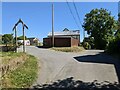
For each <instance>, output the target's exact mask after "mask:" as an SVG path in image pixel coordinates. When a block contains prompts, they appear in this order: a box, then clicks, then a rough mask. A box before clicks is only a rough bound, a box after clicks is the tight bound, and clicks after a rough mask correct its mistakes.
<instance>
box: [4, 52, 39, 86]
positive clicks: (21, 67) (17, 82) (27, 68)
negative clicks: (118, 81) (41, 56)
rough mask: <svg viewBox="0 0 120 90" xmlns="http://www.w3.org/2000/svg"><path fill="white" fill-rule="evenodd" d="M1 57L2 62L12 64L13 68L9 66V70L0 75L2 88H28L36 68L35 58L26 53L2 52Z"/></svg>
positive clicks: (34, 76) (35, 73) (35, 74)
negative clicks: (0, 76)
mask: <svg viewBox="0 0 120 90" xmlns="http://www.w3.org/2000/svg"><path fill="white" fill-rule="evenodd" d="M6 55H7V56H6ZM2 58H3V59H2V61H4V62H2V64H5V65H10V64H12V66H14V69H12V68H10V67H11V66H9V69H10V70H8V72H7V73H6V74H5V75H3V76H2V88H29V87H30V86H31V85H32V84H33V82H34V81H35V79H36V77H37V69H38V65H37V59H36V58H35V57H34V56H31V55H27V54H26V53H14V52H4V53H3V54H2ZM21 58H22V59H21ZM16 61H17V63H16ZM11 62H14V63H11ZM15 63H16V65H14V64H15ZM18 63H19V64H18Z"/></svg>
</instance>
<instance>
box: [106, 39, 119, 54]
mask: <svg viewBox="0 0 120 90" xmlns="http://www.w3.org/2000/svg"><path fill="white" fill-rule="evenodd" d="M107 52H108V53H110V54H113V53H114V54H118V53H120V39H117V38H116V39H113V40H112V41H110V43H109V45H108V47H107Z"/></svg>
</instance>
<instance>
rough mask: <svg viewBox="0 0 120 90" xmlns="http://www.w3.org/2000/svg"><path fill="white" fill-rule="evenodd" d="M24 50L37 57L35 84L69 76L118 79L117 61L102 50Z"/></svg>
mask: <svg viewBox="0 0 120 90" xmlns="http://www.w3.org/2000/svg"><path fill="white" fill-rule="evenodd" d="M19 51H21V49H20V48H19ZM26 52H27V53H29V54H31V55H34V56H36V57H37V58H38V62H39V75H38V79H37V81H36V82H35V84H46V83H52V82H54V81H57V80H62V79H65V78H69V77H73V78H74V80H81V81H84V82H92V81H94V80H98V82H103V81H109V82H111V83H113V82H118V81H119V80H120V79H119V78H120V77H119V76H120V64H119V62H118V61H117V60H115V59H113V58H112V57H111V56H108V55H106V54H104V53H103V52H104V51H103V50H86V51H84V52H81V53H66V52H58V51H53V50H49V49H43V48H37V47H34V46H27V47H26Z"/></svg>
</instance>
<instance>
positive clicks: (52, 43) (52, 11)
mask: <svg viewBox="0 0 120 90" xmlns="http://www.w3.org/2000/svg"><path fill="white" fill-rule="evenodd" d="M52 47H54V6H53V4H52Z"/></svg>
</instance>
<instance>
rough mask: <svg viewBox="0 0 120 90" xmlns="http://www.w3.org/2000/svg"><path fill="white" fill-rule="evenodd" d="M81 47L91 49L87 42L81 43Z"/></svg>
mask: <svg viewBox="0 0 120 90" xmlns="http://www.w3.org/2000/svg"><path fill="white" fill-rule="evenodd" d="M83 47H84V48H85V49H91V45H90V44H89V43H88V42H83Z"/></svg>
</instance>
